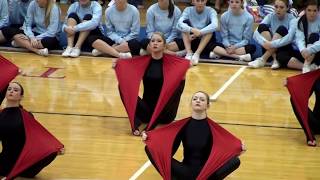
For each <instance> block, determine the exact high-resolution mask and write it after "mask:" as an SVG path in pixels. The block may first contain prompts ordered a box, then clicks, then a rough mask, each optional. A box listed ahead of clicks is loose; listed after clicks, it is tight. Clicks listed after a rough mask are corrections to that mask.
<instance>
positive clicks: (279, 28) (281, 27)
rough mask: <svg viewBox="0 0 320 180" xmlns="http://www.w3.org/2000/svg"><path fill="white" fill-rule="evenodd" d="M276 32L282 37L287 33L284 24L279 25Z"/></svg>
mask: <svg viewBox="0 0 320 180" xmlns="http://www.w3.org/2000/svg"><path fill="white" fill-rule="evenodd" d="M276 33H278V34H280V35H281V36H282V37H283V36H285V35H287V34H288V29H287V28H286V27H284V26H279V27H278V29H277V30H276Z"/></svg>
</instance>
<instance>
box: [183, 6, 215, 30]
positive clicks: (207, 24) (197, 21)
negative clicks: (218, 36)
mask: <svg viewBox="0 0 320 180" xmlns="http://www.w3.org/2000/svg"><path fill="white" fill-rule="evenodd" d="M185 20H189V22H190V24H191V26H190V25H188V24H187V23H185V22H184V21H185ZM217 27H218V19H217V13H216V11H215V10H214V9H213V8H211V7H208V6H206V7H205V8H204V10H203V11H202V12H201V13H200V14H199V13H198V12H197V10H196V8H195V7H194V6H192V7H186V8H185V9H184V11H183V13H182V15H181V17H180V19H179V21H178V24H177V29H178V30H180V31H182V32H191V29H192V28H197V29H199V30H200V31H201V34H202V35H204V34H208V33H212V32H214V31H216V29H217Z"/></svg>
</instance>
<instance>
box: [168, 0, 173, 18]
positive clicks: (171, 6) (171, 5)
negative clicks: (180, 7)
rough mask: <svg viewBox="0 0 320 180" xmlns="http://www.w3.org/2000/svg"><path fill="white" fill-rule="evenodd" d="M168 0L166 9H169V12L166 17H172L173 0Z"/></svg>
mask: <svg viewBox="0 0 320 180" xmlns="http://www.w3.org/2000/svg"><path fill="white" fill-rule="evenodd" d="M168 1H169V6H168V11H169V14H168V18H172V16H173V12H174V4H173V2H172V1H173V0H168Z"/></svg>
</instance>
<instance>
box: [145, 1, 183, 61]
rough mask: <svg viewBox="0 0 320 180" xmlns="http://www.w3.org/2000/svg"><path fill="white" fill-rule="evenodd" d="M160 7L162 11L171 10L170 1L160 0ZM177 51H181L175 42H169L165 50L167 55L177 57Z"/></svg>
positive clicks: (148, 48)
mask: <svg viewBox="0 0 320 180" xmlns="http://www.w3.org/2000/svg"><path fill="white" fill-rule="evenodd" d="M158 5H159V7H160V9H161V10H163V11H168V9H169V0H158ZM147 51H148V52H150V47H149V45H148V47H147ZM176 51H179V47H178V45H177V43H176V42H175V41H172V42H169V43H167V44H166V49H165V50H164V52H165V53H167V54H171V55H176V53H175V52H176Z"/></svg>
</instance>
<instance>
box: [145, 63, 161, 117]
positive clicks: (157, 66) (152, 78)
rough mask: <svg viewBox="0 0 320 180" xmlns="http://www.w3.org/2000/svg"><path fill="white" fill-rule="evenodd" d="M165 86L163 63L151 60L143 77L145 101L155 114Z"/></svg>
mask: <svg viewBox="0 0 320 180" xmlns="http://www.w3.org/2000/svg"><path fill="white" fill-rule="evenodd" d="M162 84H163V61H162V59H158V60H156V59H151V61H150V63H149V65H148V67H147V69H146V71H145V73H144V76H143V86H144V91H143V100H144V101H145V102H146V103H147V105H148V107H149V108H150V110H151V111H152V112H153V111H154V109H155V106H156V105H157V102H158V99H159V96H160V92H161V89H162Z"/></svg>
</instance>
